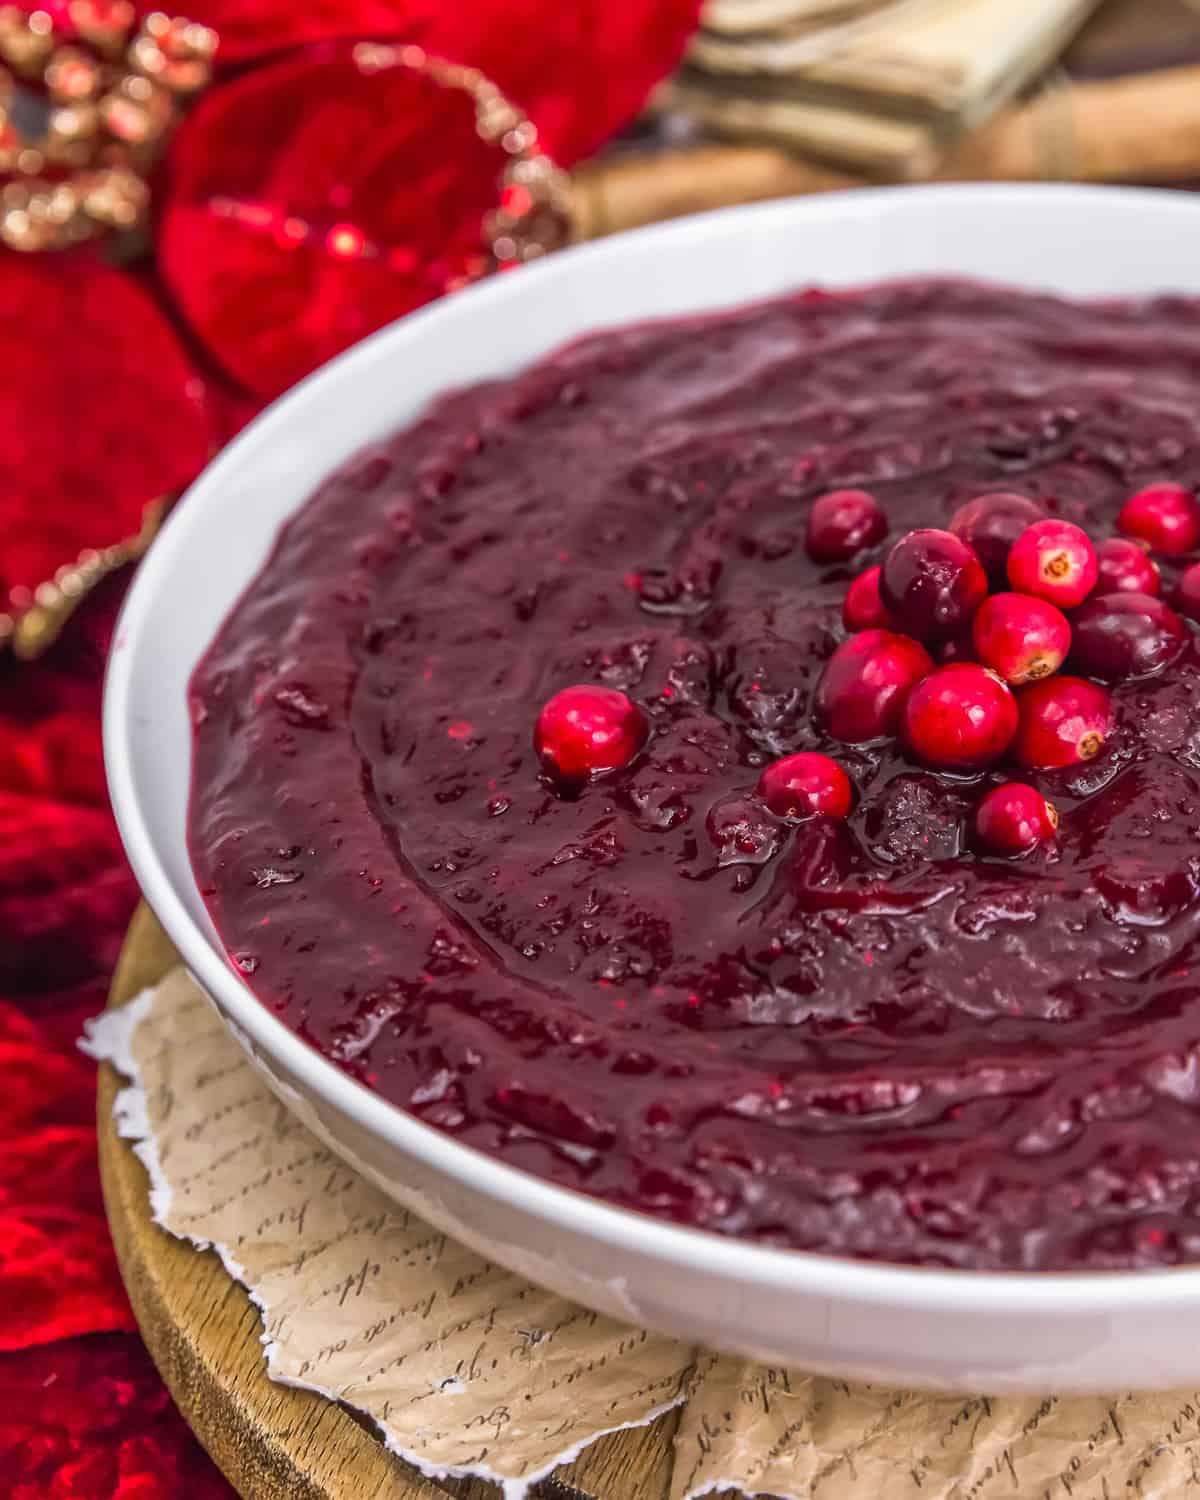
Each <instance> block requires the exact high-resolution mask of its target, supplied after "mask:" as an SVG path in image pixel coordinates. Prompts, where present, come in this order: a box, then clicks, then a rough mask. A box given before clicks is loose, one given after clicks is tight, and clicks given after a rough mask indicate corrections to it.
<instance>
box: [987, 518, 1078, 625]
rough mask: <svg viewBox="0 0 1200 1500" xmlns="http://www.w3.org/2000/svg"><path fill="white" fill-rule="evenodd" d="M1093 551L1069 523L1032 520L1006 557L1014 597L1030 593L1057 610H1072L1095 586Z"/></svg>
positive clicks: (1076, 529)
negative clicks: (1044, 600)
mask: <svg viewBox="0 0 1200 1500" xmlns="http://www.w3.org/2000/svg"><path fill="white" fill-rule="evenodd" d="M1098 572H1099V567H1098V564H1097V562H1096V549H1095V548H1094V547H1093V546H1092V544H1091V541H1090V540H1089V538H1088V534H1087V532H1086V531H1083V530H1081V529H1080V528H1079V527H1078V526H1074V525H1072V524H1071V522H1070V521H1057V520H1054V519H1049V518H1048V519H1047V520H1045V521H1035V522H1034V523H1033V525H1032V526H1030V527H1028V528H1027V529H1026V530H1025V531H1023V532H1022V533H1021V535H1020V536H1019V537H1018V538H1017V539H1016V541H1015V542H1014V543H1013V545H1012V551H1011V552H1010V553H1009V554H1008V581H1009V583H1010V584H1011V585H1012V586H1013V588H1014V589H1015V590H1016V591H1017V593H1018V594H1033V595H1034V597H1035V598H1038V599H1046V600H1048V601H1049V603H1051V604H1056V605H1057V606H1058V607H1059V609H1074V608H1075V606H1076V605H1077V604H1082V603H1083V601H1084V600H1085V599H1086V598H1087V596H1088V595H1089V594H1090V593H1091V592H1092V589H1093V588H1094V587H1095V586H1096V577H1097V574H1098Z"/></svg>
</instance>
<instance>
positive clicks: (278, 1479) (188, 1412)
mask: <svg viewBox="0 0 1200 1500" xmlns="http://www.w3.org/2000/svg"><path fill="white" fill-rule="evenodd" d="M176 961H177V960H176V955H175V951H174V949H173V948H172V947H171V944H170V942H169V941H168V939H167V937H166V935H165V934H164V933H163V931H162V929H161V928H160V927H159V925H158V923H157V922H156V921H155V919H154V917H153V915H152V914H151V913H150V911H149V909H148V908H146V907H144V906H143V907H142V908H140V909H139V911H138V913H137V915H136V916H135V917H134V920H133V923H132V925H131V926H130V929H129V933H128V936H127V937H126V940H125V947H124V950H123V951H122V954H121V959H120V962H119V964H118V965H117V971H116V974H115V975H114V977H113V985H112V992H111V994H110V996H109V1004H110V1005H123V1004H124V1003H125V1002H126V1001H127V1000H129V999H131V998H132V997H133V996H134V995H136V994H137V993H138V992H139V991H140V990H142V989H145V988H146V987H147V986H148V985H151V984H154V983H155V982H156V981H157V980H158V979H160V978H161V977H162V976H163V975H164V974H165V973H166V972H167V970H168V969H169V968H170V967H171V966H172V965H173V964H174V963H175V962H176ZM120 1086H121V1080H120V1077H119V1075H118V1074H117V1072H116V1071H115V1069H113V1068H112V1067H111V1066H110V1065H109V1064H107V1063H105V1064H102V1065H101V1068H100V1081H99V1092H98V1101H97V1103H98V1119H99V1137H100V1173H101V1178H102V1181H103V1184H104V1201H105V1206H106V1208H107V1210H108V1222H109V1225H110V1226H111V1228H112V1236H113V1243H114V1244H115V1245H116V1250H117V1259H118V1261H119V1262H120V1266H121V1274H122V1275H123V1277H124V1278H125V1285H126V1287H127V1288H128V1290H129V1296H130V1300H131V1301H132V1303H133V1310H134V1312H135V1314H136V1315H137V1320H138V1324H139V1327H140V1328H141V1332H142V1336H143V1338H144V1339H145V1341H146V1346H147V1348H148V1349H149V1350H150V1353H151V1355H152V1356H153V1358H154V1362H155V1364H156V1365H157V1366H158V1368H159V1371H160V1372H161V1374H162V1376H163V1379H164V1380H165V1381H166V1383H167V1385H168V1386H169V1387H170V1390H171V1394H172V1395H173V1396H174V1398H175V1400H176V1402H177V1404H178V1406H179V1408H180V1410H181V1411H182V1412H183V1415H184V1416H185V1418H186V1419H187V1421H188V1422H189V1424H190V1425H191V1427H192V1429H193V1430H194V1431H195V1433H196V1435H197V1437H198V1438H199V1439H200V1441H201V1442H202V1443H203V1444H204V1446H205V1448H207V1449H208V1451H209V1453H210V1454H211V1455H212V1457H213V1458H214V1459H215V1460H216V1462H217V1464H218V1465H219V1466H220V1468H221V1469H222V1471H223V1472H224V1473H225V1475H226V1476H227V1477H228V1478H229V1480H230V1481H231V1482H232V1484H233V1485H234V1487H235V1488H236V1489H237V1490H238V1492H239V1493H240V1494H241V1495H242V1496H243V1497H245V1500H444V1497H445V1496H446V1495H454V1496H459V1497H462V1500H495V1497H496V1496H497V1495H498V1494H499V1491H498V1489H497V1488H496V1487H495V1486H493V1485H490V1484H487V1483H484V1482H483V1481H480V1480H474V1479H459V1480H455V1479H447V1480H438V1481H432V1480H428V1479H425V1478H423V1477H422V1476H420V1475H419V1474H417V1473H415V1472H414V1470H412V1469H411V1468H410V1467H409V1466H408V1465H407V1464H405V1463H402V1462H401V1461H400V1460H399V1459H397V1458H395V1457H393V1456H392V1455H391V1454H389V1453H388V1452H387V1451H386V1449H385V1448H384V1446H383V1444H382V1443H381V1442H380V1441H379V1440H378V1439H377V1438H376V1437H375V1436H374V1435H373V1433H372V1432H371V1431H370V1430H368V1429H367V1428H366V1427H365V1426H364V1425H362V1423H360V1422H359V1420H358V1419H357V1418H356V1417H355V1416H354V1415H353V1414H352V1413H351V1412H350V1411H349V1410H348V1409H347V1408H345V1407H342V1406H337V1405H335V1404H334V1403H333V1402H331V1401H327V1400H325V1398H324V1397H321V1396H317V1395H314V1394H313V1393H311V1392H309V1391H298V1390H293V1389H291V1388H290V1387H288V1386H283V1385H277V1384H275V1383H274V1382H272V1381H270V1380H268V1379H267V1375H266V1366H265V1364H264V1361H263V1356H262V1347H261V1344H260V1342H259V1333H260V1331H261V1326H262V1325H261V1322H260V1318H259V1314H258V1311H257V1309H256V1308H255V1307H254V1306H253V1305H252V1304H251V1302H250V1299H249V1297H248V1296H247V1295H246V1293H245V1291H244V1290H243V1288H242V1287H241V1286H240V1285H238V1283H237V1282H235V1281H233V1280H232V1279H231V1278H230V1276H229V1275H228V1274H227V1273H226V1272H225V1270H224V1269H223V1267H222V1266H221V1264H220V1262H219V1261H218V1260H217V1257H216V1256H215V1255H214V1254H213V1253H212V1252H211V1251H197V1250H195V1249H193V1248H192V1247H191V1246H190V1245H185V1244H184V1243H183V1242H182V1241H180V1240H177V1239H175V1238H173V1237H172V1236H171V1235H169V1234H167V1233H166V1232H165V1231H164V1230H162V1229H159V1227H158V1226H157V1225H156V1224H154V1223H152V1222H151V1219H150V1203H149V1195H148V1180H147V1177H146V1172H145V1169H144V1168H143V1166H142V1164H141V1162H140V1161H139V1160H138V1159H137V1157H136V1156H135V1155H134V1152H133V1149H132V1147H131V1145H130V1143H129V1142H128V1141H125V1140H122V1139H121V1138H120V1137H119V1136H118V1135H117V1132H116V1128H115V1126H114V1125H113V1118H112V1106H113V1099H114V1097H115V1095H116V1093H117V1090H118V1089H119V1088H120ZM675 1420H676V1418H675V1414H674V1413H668V1415H667V1416H665V1417H661V1418H660V1419H659V1420H658V1421H657V1422H655V1423H653V1424H652V1425H651V1426H649V1427H643V1428H636V1429H634V1430H632V1431H630V1432H620V1433H612V1434H610V1435H609V1436H608V1437H604V1438H601V1439H600V1440H599V1441H598V1442H596V1443H594V1444H593V1445H592V1447H590V1448H589V1449H587V1450H586V1452H585V1453H584V1454H583V1455H582V1456H581V1457H580V1458H579V1459H578V1460H577V1461H576V1462H574V1463H572V1464H566V1465H564V1466H563V1467H562V1468H561V1469H559V1470H556V1472H555V1473H554V1474H553V1475H552V1476H551V1477H550V1478H548V1479H546V1480H543V1481H542V1482H541V1483H540V1484H538V1485H537V1486H536V1487H535V1488H534V1491H533V1493H534V1494H535V1495H537V1496H538V1497H541V1500H665V1497H666V1494H667V1491H668V1487H669V1484H670V1476H671V1451H672V1445H671V1439H672V1435H673V1433H674V1427H675ZM180 1500H186V1497H184V1496H181V1497H180Z"/></svg>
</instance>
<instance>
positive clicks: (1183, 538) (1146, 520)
mask: <svg viewBox="0 0 1200 1500" xmlns="http://www.w3.org/2000/svg"><path fill="white" fill-rule="evenodd" d="M1117 527H1118V529H1119V530H1121V531H1123V532H1124V533H1125V535H1126V536H1135V537H1138V538H1139V539H1140V540H1141V541H1143V542H1145V543H1147V545H1148V546H1150V547H1151V548H1152V549H1153V550H1154V551H1155V552H1165V553H1166V554H1167V556H1168V557H1178V556H1179V555H1180V554H1181V553H1184V552H1192V551H1194V550H1195V548H1196V547H1197V545H1200V501H1198V500H1197V499H1196V497H1195V495H1193V494H1192V492H1191V490H1188V489H1185V488H1184V487H1183V485H1181V484H1151V485H1148V486H1147V487H1146V488H1145V489H1144V490H1139V491H1138V492H1137V494H1136V495H1131V496H1130V498H1129V499H1128V500H1126V502H1125V504H1124V505H1123V506H1122V507H1121V513H1120V515H1119V516H1118V517H1117Z"/></svg>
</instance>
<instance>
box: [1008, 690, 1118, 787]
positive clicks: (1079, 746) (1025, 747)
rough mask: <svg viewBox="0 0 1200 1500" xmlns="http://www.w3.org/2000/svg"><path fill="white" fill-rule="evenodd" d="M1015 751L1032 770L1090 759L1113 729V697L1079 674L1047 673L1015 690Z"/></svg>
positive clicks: (1099, 750)
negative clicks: (1056, 674)
mask: <svg viewBox="0 0 1200 1500" xmlns="http://www.w3.org/2000/svg"><path fill="white" fill-rule="evenodd" d="M1017 712H1018V715H1019V717H1018V722H1017V733H1016V738H1015V739H1014V740H1013V753H1014V755H1015V756H1016V758H1017V760H1018V761H1019V762H1020V764H1021V765H1023V766H1028V767H1029V768H1030V770H1053V769H1055V768H1056V767H1059V766H1074V765H1078V764H1079V762H1080V761H1084V760H1091V759H1092V758H1093V757H1094V756H1096V755H1099V754H1100V752H1101V750H1103V749H1104V742H1105V740H1107V739H1108V736H1109V735H1110V734H1111V733H1112V700H1111V698H1110V697H1109V695H1108V693H1107V692H1106V691H1105V689H1104V688H1102V687H1099V686H1097V684H1096V683H1094V682H1087V681H1086V680H1085V679H1084V678H1082V677H1062V676H1058V677H1047V678H1045V679H1044V680H1043V681H1042V682H1031V683H1030V684H1029V686H1028V687H1023V688H1022V689H1021V691H1020V692H1019V693H1018V694H1017Z"/></svg>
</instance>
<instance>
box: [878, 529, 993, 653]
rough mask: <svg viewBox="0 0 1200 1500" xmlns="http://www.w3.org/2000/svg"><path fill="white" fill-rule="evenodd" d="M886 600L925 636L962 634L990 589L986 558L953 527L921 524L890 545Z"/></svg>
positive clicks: (882, 582) (909, 627) (913, 631)
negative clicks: (981, 557) (985, 566)
mask: <svg viewBox="0 0 1200 1500" xmlns="http://www.w3.org/2000/svg"><path fill="white" fill-rule="evenodd" d="M879 592H880V595H881V596H882V598H883V602H884V604H885V605H887V607H888V609H890V610H891V612H892V614H893V615H894V616H895V617H896V619H897V621H899V624H900V628H901V629H902V630H905V631H907V632H908V633H909V634H910V635H912V636H915V637H916V638H917V639H918V640H922V641H945V640H949V639H950V638H951V637H952V636H957V635H961V634H962V633H963V631H964V630H965V629H966V628H967V626H968V625H969V624H970V622H971V617H972V615H974V613H975V611H976V609H978V607H979V604H980V602H981V600H982V599H983V598H984V596H985V595H986V594H987V574H986V573H985V572H984V571H983V564H982V563H981V562H980V561H979V559H978V558H977V557H976V556H975V554H974V552H972V550H971V548H970V547H968V546H967V544H966V542H963V541H960V540H959V538H958V537H956V536H954V535H953V534H952V533H951V532H949V531H936V530H934V529H933V528H932V527H922V528H920V529H919V530H917V531H910V532H909V533H908V534H907V536H902V537H901V538H900V540H899V541H898V542H897V543H896V544H895V546H894V547H892V548H891V549H890V551H889V552H888V555H887V556H886V557H885V558H884V560H883V565H882V571H881V573H880V575H879Z"/></svg>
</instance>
